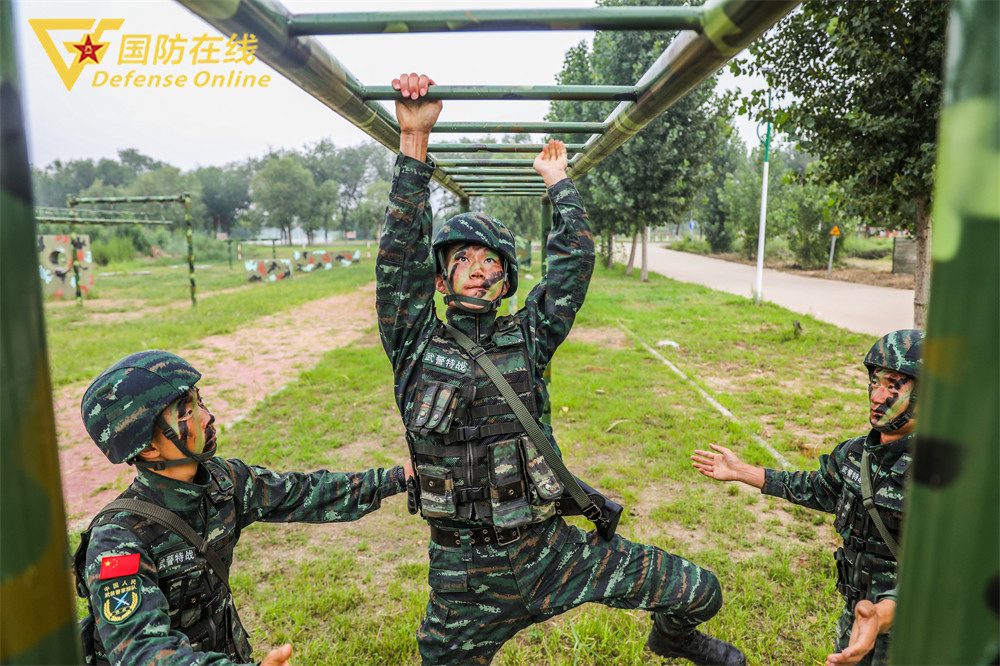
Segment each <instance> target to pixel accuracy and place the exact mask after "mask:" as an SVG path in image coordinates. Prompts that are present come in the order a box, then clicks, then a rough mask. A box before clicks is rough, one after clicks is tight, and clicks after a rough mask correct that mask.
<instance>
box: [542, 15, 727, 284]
mask: <svg viewBox="0 0 1000 666" xmlns="http://www.w3.org/2000/svg"><path fill="white" fill-rule="evenodd" d="M599 4H600V5H602V6H610V5H648V4H652V3H650V2H646V1H644V0H601V2H599ZM676 4H679V3H676ZM673 35H674V33H672V32H666V33H665V32H619V31H600V32H598V33H597V34H596V35H595V37H594V48H593V52H592V53H591V54H590V55H589V65H590V79H591V80H590V81H575V82H580V83H596V84H606V85H622V84H623V83H629V84H632V83H635V82H636V81H638V80H639V79H640V78H641V76H642V75H643V74H644V73H645V72H646V70H647V69H648V68H649V66H650V65H652V63H653V62H655V61H656V59H657V58H658V57H659V56H660V55H661V54H662V53H663V50H664V49H665V48H666V46H667V44H668V43H669V42H670V39H672V37H673ZM586 55H587V54H586V49H585V48H581V47H577V48H576V49H574V50H572V52H571V53H569V54H567V59H566V61H565V63H564V69H563V72H564V73H565V74H566V75H567V77H566V78H576V79H586V78H587V76H586V75H584V74H583V73H582V72H581V71H580V69H581V68H582V66H583V61H584V60H586V59H587V58H586ZM561 82H562V81H561ZM713 88H714V82H713V81H712V80H709V81H706V82H704V83H703V84H702V85H700V86H698V87H697V88H695V89H693V90H691V91H690V92H689V93H688V94H687V95H685V96H684V97H682V98H681V99H680V100H678V101H677V102H676V103H674V104H673V105H672V106H671V107H670V108H668V109H667V110H666V111H664V112H663V113H662V114H661V115H660V116H659V117H658V118H657V119H656V120H653V121H652V122H650V123H649V124H648V125H646V127H645V128H643V129H642V131H640V132H639V133H638V134H637V135H635V136H633V137H632V138H631V139H629V140H628V141H627V142H625V143H624V144H622V145H621V146H620V147H619V148H618V149H617V150H616V151H614V152H613V153H612V154H611V155H609V156H608V157H607V158H605V159H604V160H603V161H602V162H601V163H600V164H598V165H597V166H596V167H595V168H594V169H593V171H594V173H593V175H592V176H591V177H590V178H589V183H590V185H589V188H588V189H589V194H590V197H591V198H590V200H589V201H588V204H589V203H590V201H593V202H594V203H596V204H597V207H598V208H599V209H601V214H600V215H599V217H600V220H601V223H602V225H607V224H610V225H613V226H610V230H611V231H612V233H628V234H630V235H632V236H633V239H635V238H636V237H637V236H638V234H640V233H641V234H642V238H643V245H642V248H643V266H642V280H643V281H645V280H647V279H648V266H647V263H646V239H647V238H648V233H647V231H646V230H647V228H648V226H649V225H650V224H651V223H655V224H657V225H659V224H667V223H670V222H675V221H677V220H679V219H680V218H681V216H682V215H683V214H684V213H685V212H687V211H688V210H690V208H691V207H692V205H693V203H694V201H695V197H696V195H697V194H698V193H699V192H700V191H701V190H702V189H703V188H704V187H705V185H706V183H707V180H708V177H709V175H710V173H711V170H710V169H709V165H708V159H709V156H711V155H712V154H713V153H714V152H715V147H716V144H717V142H718V141H719V139H720V137H721V134H722V123H723V113H722V112H723V108H722V106H721V105H720V104H719V103H718V101H717V100H716V98H715V97H714V94H713V92H712V89H713ZM568 106H572V103H569V104H562V105H559V106H554V107H553V111H558V110H561V109H565V108H566V107H568ZM579 108H580V109H581V111H580V115H582V114H583V112H584V111H585V112H587V113H590V112H591V111H592V110H594V107H589V108H586V109H584V108H583V107H582V106H581V107H579ZM605 108H607V107H606V105H605ZM550 115H551V114H550ZM605 115H606V113H605ZM558 119H560V120H564V119H568V118H563V117H559V118H558ZM588 119H589V120H593V119H594V117H593V116H590V117H589V118H588ZM611 211H614V213H615V214H616V216H617V217H612V216H611V215H608V214H607V213H609V212H611ZM607 231H608V228H605V233H607ZM634 245H635V240H633V247H634ZM632 254H633V257H630V262H629V270H630V269H631V264H632V260H633V259H634V251H633V253H632Z"/></svg>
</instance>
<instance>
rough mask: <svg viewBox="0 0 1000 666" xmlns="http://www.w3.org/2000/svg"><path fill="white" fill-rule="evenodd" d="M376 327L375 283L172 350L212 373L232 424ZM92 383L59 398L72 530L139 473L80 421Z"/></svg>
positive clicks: (219, 405)
mask: <svg viewBox="0 0 1000 666" xmlns="http://www.w3.org/2000/svg"><path fill="white" fill-rule="evenodd" d="M374 325H375V287H374V284H372V285H368V286H367V287H364V288H362V289H359V290H358V291H356V292H352V293H350V294H342V295H338V296H331V297H329V298H323V299H319V300H316V301H311V302H309V303H306V304H305V305H302V306H299V307H297V308H294V309H292V310H287V311H285V312H280V313H278V314H275V315H271V316H267V317H263V318H261V319H259V320H257V321H256V322H254V324H253V325H252V326H248V327H245V328H241V329H239V330H237V331H234V332H233V333H229V334H226V335H213V336H209V337H207V338H202V339H201V340H198V343H197V345H196V346H195V348H193V349H172V350H170V351H173V352H175V353H177V354H179V355H180V356H182V357H184V358H185V359H186V360H188V361H190V362H191V363H192V365H194V366H195V367H196V368H198V370H199V371H201V372H202V374H203V375H204V379H202V381H201V382H199V384H198V386H199V387H200V388H202V389H204V391H205V393H206V396H207V400H208V401H209V405H210V407H211V409H212V413H213V414H215V417H216V419H217V421H218V422H219V423H221V424H222V425H223V427H228V426H231V425H233V424H234V423H236V422H238V421H239V420H241V419H242V418H243V417H244V416H245V415H246V414H248V413H250V412H251V411H252V410H253V409H254V407H256V405H257V403H259V402H260V401H261V400H263V399H264V398H265V397H267V396H268V395H270V394H272V393H274V392H275V391H278V390H279V389H281V388H282V387H283V386H285V384H287V383H288V382H289V381H291V380H293V379H294V378H295V377H297V376H298V375H299V373H301V372H302V371H303V370H306V369H308V368H311V367H313V366H314V365H316V363H317V362H318V361H319V359H320V358H321V357H322V356H323V354H325V353H326V352H328V351H330V350H331V349H336V348H339V347H344V346H346V345H349V344H351V343H352V342H354V341H356V340H357V339H359V338H360V337H361V336H362V334H363V333H364V331H366V330H368V329H370V328H371V327H372V326H374ZM86 388H87V384H85V383H84V384H78V385H74V386H67V387H64V388H63V389H61V390H59V391H58V392H57V393H56V394H55V395H54V396H53V397H54V403H55V412H56V434H57V436H58V441H59V465H60V469H61V470H62V485H63V497H64V501H65V504H66V517H67V522H68V523H69V527H70V529H82V528H83V527H86V524H87V522H88V521H89V519H90V517H91V516H92V515H93V514H94V513H96V512H97V511H98V510H99V509H100V508H101V507H102V506H104V505H105V504H107V503H108V502H110V501H111V500H113V499H114V498H115V497H116V496H117V495H118V493H120V492H121V491H122V490H124V489H125V488H126V487H127V485H128V483H129V482H130V481H131V479H132V477H133V476H134V474H135V469H134V468H132V467H129V466H127V465H112V464H111V463H109V462H108V460H107V459H106V458H104V456H102V455H101V454H100V452H99V451H98V450H97V448H96V447H95V446H94V444H93V442H92V441H91V440H90V437H89V436H88V435H87V431H86V430H84V428H83V422H82V421H81V419H80V398H81V397H82V396H83V392H84V391H85V390H86Z"/></svg>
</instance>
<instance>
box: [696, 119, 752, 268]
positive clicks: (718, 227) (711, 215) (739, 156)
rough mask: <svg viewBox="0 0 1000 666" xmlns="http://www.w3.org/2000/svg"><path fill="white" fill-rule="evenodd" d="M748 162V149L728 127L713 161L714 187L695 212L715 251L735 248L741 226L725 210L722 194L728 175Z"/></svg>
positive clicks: (705, 190)
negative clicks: (734, 242) (734, 244)
mask: <svg viewBox="0 0 1000 666" xmlns="http://www.w3.org/2000/svg"><path fill="white" fill-rule="evenodd" d="M746 162H747V155H746V146H745V145H744V144H743V142H742V141H741V140H740V138H739V136H738V135H737V134H736V132H735V131H733V129H732V127H727V128H726V132H725V134H724V138H723V140H722V141H720V143H719V146H718V149H717V150H716V152H715V154H714V155H712V158H711V159H710V160H709V165H708V166H709V168H710V169H711V176H709V178H708V180H709V183H710V184H709V185H708V186H707V187H705V189H704V190H703V191H702V194H701V201H699V202H698V204H697V206H696V207H695V209H694V210H693V211H692V212H693V214H694V215H695V219H697V221H698V223H699V224H700V225H701V228H702V229H703V230H704V233H705V240H707V241H708V246H709V248H710V249H711V250H712V252H729V251H730V250H731V249H732V245H733V240H734V238H735V236H736V233H737V231H738V227H737V226H736V225H734V224H732V223H731V221H730V220H729V216H728V215H726V213H725V210H724V209H723V207H722V200H721V192H722V190H723V186H724V184H725V180H726V176H728V175H729V174H732V173H736V171H737V169H739V168H740V166H742V165H745V164H746Z"/></svg>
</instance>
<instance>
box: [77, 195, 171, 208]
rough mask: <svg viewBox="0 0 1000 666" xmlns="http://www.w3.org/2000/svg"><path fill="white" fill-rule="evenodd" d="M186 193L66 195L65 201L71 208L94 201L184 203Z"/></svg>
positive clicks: (112, 202) (114, 202) (111, 202)
mask: <svg viewBox="0 0 1000 666" xmlns="http://www.w3.org/2000/svg"><path fill="white" fill-rule="evenodd" d="M186 196H187V195H186V194H170V195H162V196H159V195H157V196H148V197H147V196H136V197H68V198H67V199H66V202H67V203H68V204H69V206H70V207H71V208H72V207H73V206H78V205H80V204H94V203H110V204H118V203H166V202H171V201H173V202H176V203H184V197H186Z"/></svg>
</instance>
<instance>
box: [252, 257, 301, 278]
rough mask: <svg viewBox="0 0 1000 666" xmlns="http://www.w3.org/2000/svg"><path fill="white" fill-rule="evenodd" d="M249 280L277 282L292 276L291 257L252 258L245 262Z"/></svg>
mask: <svg viewBox="0 0 1000 666" xmlns="http://www.w3.org/2000/svg"><path fill="white" fill-rule="evenodd" d="M243 267H244V268H245V269H246V272H247V282H277V281H278V280H284V279H286V278H290V277H292V260H291V259H264V260H261V261H257V260H256V259H250V260H248V261H244V262H243Z"/></svg>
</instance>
